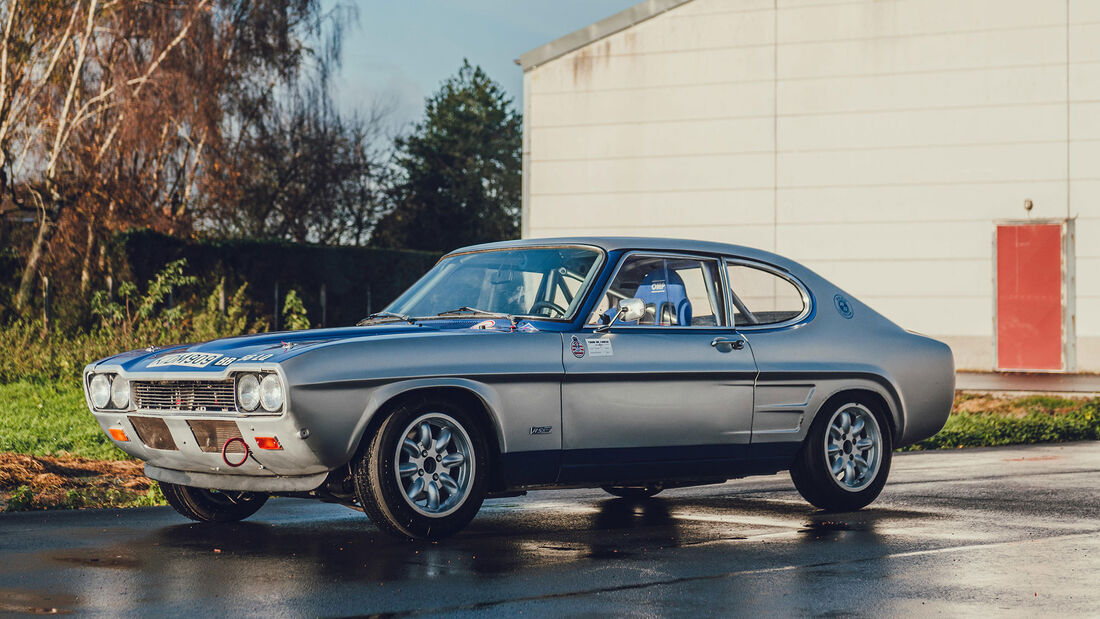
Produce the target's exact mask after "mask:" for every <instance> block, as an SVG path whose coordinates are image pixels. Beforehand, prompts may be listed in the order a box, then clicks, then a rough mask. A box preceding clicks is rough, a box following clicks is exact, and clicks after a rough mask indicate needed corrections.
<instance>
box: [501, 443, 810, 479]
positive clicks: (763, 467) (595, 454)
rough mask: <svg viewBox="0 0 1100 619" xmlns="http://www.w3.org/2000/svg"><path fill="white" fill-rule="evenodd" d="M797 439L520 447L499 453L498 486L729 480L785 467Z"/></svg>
mask: <svg viewBox="0 0 1100 619" xmlns="http://www.w3.org/2000/svg"><path fill="white" fill-rule="evenodd" d="M800 447H801V443H799V442H789V443H760V444H756V445H689V446H675V447H632V448H615V449H574V450H564V451H558V450H546V451H521V452H511V453H505V454H501V456H500V459H499V461H498V462H499V464H500V471H499V476H498V478H497V484H496V485H497V486H498V487H499V488H500V489H501V490H503V489H506V488H525V487H532V486H542V487H551V486H584V485H599V484H617V483H629V482H647V481H648V482H655V481H669V482H672V481H675V480H700V479H708V480H714V479H730V478H734V477H745V476H748V475H770V474H773V473H777V472H779V471H784V470H787V469H789V468H790V465H791V462H792V461H793V460H794V456H795V454H797V453H798V450H799V448H800Z"/></svg>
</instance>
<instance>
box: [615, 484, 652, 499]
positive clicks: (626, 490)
mask: <svg viewBox="0 0 1100 619" xmlns="http://www.w3.org/2000/svg"><path fill="white" fill-rule="evenodd" d="M600 487H601V488H603V491H604V492H606V493H608V494H610V495H614V496H617V497H620V498H623V499H648V498H649V497H651V496H657V494H658V493H659V492H661V491H662V490H664V487H663V486H661V485H660V484H654V485H652V486H600Z"/></svg>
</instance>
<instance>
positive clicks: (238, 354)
mask: <svg viewBox="0 0 1100 619" xmlns="http://www.w3.org/2000/svg"><path fill="white" fill-rule="evenodd" d="M474 331H480V332H482V333H485V332H494V333H510V332H516V333H520V332H526V331H537V329H536V328H535V327H534V326H533V325H531V324H530V323H527V322H521V323H520V325H519V328H518V329H515V330H513V329H512V328H511V325H510V324H509V323H508V321H506V320H496V321H494V320H485V319H480V318H479V319H459V320H432V321H425V322H422V323H418V324H416V325H410V324H406V323H403V322H402V323H396V324H395V323H386V324H381V325H374V326H367V327H345V328H336V329H306V330H302V331H277V332H272V333H257V334H254V335H240V336H236V337H227V338H222V339H218V340H211V341H209V342H202V343H198V344H182V345H178V346H150V347H149V348H143V349H139V350H132V351H129V352H126V353H122V354H119V355H115V356H113V357H108V358H106V359H101V360H100V361H97V362H96V363H94V364H93V366H101V365H110V366H118V367H121V369H122V370H123V371H126V372H156V373H158V374H159V373H175V372H195V371H205V372H210V371H221V370H224V369H226V368H227V367H228V366H231V365H236V364H245V363H278V362H280V361H283V360H285V359H288V358H290V357H293V356H296V355H298V354H301V353H303V352H305V351H307V350H310V349H311V348H315V347H318V346H322V345H325V344H329V343H332V342H336V341H349V340H369V339H374V338H380V337H386V338H393V337H432V336H439V335H444V334H455V333H456V332H467V333H472V332H474Z"/></svg>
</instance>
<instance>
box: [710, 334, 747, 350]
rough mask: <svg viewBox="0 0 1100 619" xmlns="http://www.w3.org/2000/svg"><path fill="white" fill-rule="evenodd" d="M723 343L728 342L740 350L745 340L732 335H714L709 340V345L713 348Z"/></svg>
mask: <svg viewBox="0 0 1100 619" xmlns="http://www.w3.org/2000/svg"><path fill="white" fill-rule="evenodd" d="M723 344H729V345H730V347H732V348H733V349H734V350H741V349H742V348H744V347H745V340H743V339H741V338H734V337H716V338H714V339H713V340H711V341H710V345H711V346H713V347H714V348H718V347H719V346H721V345H723Z"/></svg>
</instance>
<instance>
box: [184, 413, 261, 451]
mask: <svg viewBox="0 0 1100 619" xmlns="http://www.w3.org/2000/svg"><path fill="white" fill-rule="evenodd" d="M187 425H189V426H191V433H192V434H194V435H195V440H196V441H197V442H198V444H199V449H201V450H203V451H205V452H207V453H213V452H217V451H221V450H222V446H223V445H225V442H226V441H228V440H229V439H231V438H243V437H242V436H241V430H240V428H238V427H237V423H236V422H233V421H213V420H208V419H203V420H201V421H200V420H198V419H194V420H191V421H188V422H187ZM246 450H247V448H246V447H245V445H243V444H241V442H240V441H233V444H232V445H230V446H229V449H226V450H225V452H226V453H231V454H233V453H245V451H246Z"/></svg>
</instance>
